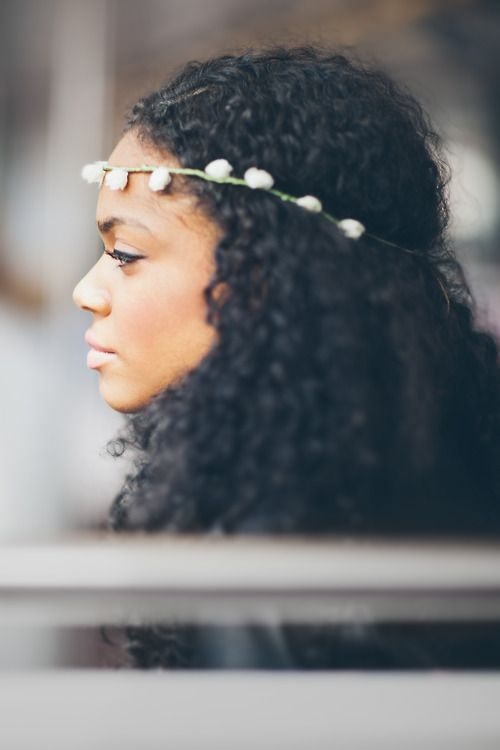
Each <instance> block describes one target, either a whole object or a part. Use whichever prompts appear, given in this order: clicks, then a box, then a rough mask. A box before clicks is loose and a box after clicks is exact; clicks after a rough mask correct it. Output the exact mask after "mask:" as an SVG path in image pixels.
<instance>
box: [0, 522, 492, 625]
mask: <svg viewBox="0 0 500 750" xmlns="http://www.w3.org/2000/svg"><path fill="white" fill-rule="evenodd" d="M162 618H163V619H170V618H174V619H177V620H179V621H182V620H189V621H203V622H234V623H236V622H277V621H284V620H285V621H288V622H313V621H328V622H348V621H363V622H372V621H415V620H416V621H420V620H422V621H425V620H464V621H465V620H491V619H498V620H500V546H499V545H496V544H492V543H490V544H487V545H480V544H468V545H466V544H462V545H457V544H455V545H450V544H447V545H444V544H430V543H427V544H416V543H411V544H410V543H401V542H400V543H394V542H393V543H381V542H378V543H376V542H364V543H360V542H357V543H354V542H341V541H339V540H330V541H326V540H321V541H312V540H302V541H300V540H293V541H292V540H284V539H272V540H270V539H255V538H253V539H248V538H244V539H242V538H237V539H227V538H220V537H218V538H211V539H208V538H203V539H193V538H179V537H169V536H151V537H148V538H144V537H143V538H141V539H137V538H136V537H129V538H127V537H123V536H119V537H117V536H112V537H110V538H104V539H100V540H96V539H78V540H73V541H65V542H59V543H52V544H49V543H47V544H40V543H39V544H37V545H10V546H4V547H3V548H1V549H0V624H14V623H19V622H22V623H25V624H61V625H71V624H99V623H112V622H114V623H118V622H142V621H143V620H145V619H146V620H147V619H149V620H153V621H154V620H157V621H158V620H161V619H162Z"/></svg>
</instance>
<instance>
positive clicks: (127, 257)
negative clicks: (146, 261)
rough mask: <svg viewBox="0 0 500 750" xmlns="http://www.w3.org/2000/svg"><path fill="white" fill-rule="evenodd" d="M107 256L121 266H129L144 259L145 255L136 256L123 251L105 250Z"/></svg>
mask: <svg viewBox="0 0 500 750" xmlns="http://www.w3.org/2000/svg"><path fill="white" fill-rule="evenodd" d="M104 253H105V255H109V257H110V258H113V260H117V261H118V265H119V266H128V265H130V264H131V263H135V262H136V261H137V260H141V258H144V255H134V254H132V253H125V252H124V251H123V250H116V249H113V250H105V251H104Z"/></svg>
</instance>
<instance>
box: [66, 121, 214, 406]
mask: <svg viewBox="0 0 500 750" xmlns="http://www.w3.org/2000/svg"><path fill="white" fill-rule="evenodd" d="M109 163H110V164H111V165H116V166H120V165H123V166H139V165H141V164H153V165H156V164H165V165H167V166H172V167H173V166H179V164H178V163H177V162H176V161H175V159H174V158H173V157H170V158H168V157H166V156H165V154H162V153H161V152H158V151H156V149H154V148H153V147H151V148H147V147H145V146H144V144H141V143H140V142H139V140H138V139H137V137H136V136H135V135H134V133H133V132H129V133H127V134H126V135H125V136H124V137H123V138H122V140H121V141H120V142H119V143H118V145H117V147H116V148H115V150H114V151H113V153H112V154H111V157H110V159H109ZM148 179H149V175H148V174H144V173H133V174H130V175H129V180H128V185H127V187H126V188H125V190H123V191H121V190H116V191H115V190H110V189H109V188H108V187H106V185H103V187H102V188H101V190H100V194H99V200H98V204H97V224H98V228H99V230H100V232H101V235H102V238H103V241H104V253H103V255H102V256H101V257H100V258H99V260H98V261H97V263H96V264H95V266H94V267H93V268H92V269H91V270H90V271H89V272H88V273H87V275H86V276H85V277H84V278H83V279H82V280H81V281H80V282H79V283H78V285H77V286H76V287H75V290H74V292H73V299H74V301H75V303H76V304H77V305H78V306H79V307H80V308H82V309H83V310H86V311H88V312H90V313H91V315H92V325H91V326H90V328H89V330H88V331H87V335H86V339H87V342H88V343H89V345H90V347H91V349H90V352H89V355H88V360H87V363H88V365H89V367H91V368H93V369H97V371H98V372H99V376H100V392H101V395H102V396H103V398H104V399H105V401H106V402H107V403H108V404H109V405H110V406H111V407H113V408H114V409H117V410H118V411H123V412H131V411H136V410H137V409H140V408H141V407H142V406H144V405H145V404H146V403H147V402H148V401H149V400H150V399H151V398H152V397H153V396H154V395H156V394H158V393H159V392H160V391H162V390H163V389H164V388H165V387H166V386H168V385H170V384H173V383H175V382H176V381H178V380H179V379H181V378H182V377H183V376H184V375H186V374H187V373H188V372H189V371H190V370H191V369H193V368H194V367H196V366H197V365H198V364H199V363H200V361H201V360H202V359H203V357H204V356H205V355H206V354H207V353H208V351H209V350H210V348H211V347H212V345H213V343H214V341H215V337H216V332H215V329H214V328H212V327H211V326H209V325H208V324H207V323H206V322H205V321H206V312H207V310H206V302H205V299H204V296H203V290H204V289H205V287H206V286H207V285H208V282H209V280H210V277H211V275H212V272H213V270H214V260H213V257H214V250H215V246H216V244H217V242H218V241H219V239H220V236H221V231H220V229H219V228H218V227H217V225H216V224H215V223H214V222H213V221H211V220H210V219H208V218H207V217H206V216H204V215H203V214H202V213H201V211H200V210H199V209H198V208H196V206H195V203H194V199H193V198H191V197H190V196H187V195H176V194H175V193H173V194H171V195H170V194H168V192H167V193H166V194H161V193H159V194H158V193H153V192H152V191H151V190H150V189H149V188H148V185H147V183H148ZM174 179H175V178H174Z"/></svg>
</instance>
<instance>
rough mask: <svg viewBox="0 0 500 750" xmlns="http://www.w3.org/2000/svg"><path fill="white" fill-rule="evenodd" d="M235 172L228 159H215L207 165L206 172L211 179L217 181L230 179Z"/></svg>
mask: <svg viewBox="0 0 500 750" xmlns="http://www.w3.org/2000/svg"><path fill="white" fill-rule="evenodd" d="M232 171H233V168H232V166H231V165H230V163H229V162H228V161H227V159H215V160H214V161H211V162H210V164H207V166H206V167H205V172H206V173H207V175H208V176H209V177H213V178H214V179H215V180H224V179H226V177H229V175H230V174H231V172H232Z"/></svg>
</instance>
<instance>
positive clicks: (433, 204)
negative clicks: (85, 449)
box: [110, 48, 500, 534]
mask: <svg viewBox="0 0 500 750" xmlns="http://www.w3.org/2000/svg"><path fill="white" fill-rule="evenodd" d="M127 128H128V129H131V130H133V131H134V132H135V133H137V135H138V136H139V137H140V138H141V139H143V141H144V142H145V143H147V144H150V145H154V146H155V147H157V148H158V149H159V150H163V151H165V152H168V153H170V154H173V155H174V156H175V157H177V159H178V160H179V161H180V162H181V164H182V165H184V166H190V167H198V168H202V169H203V168H204V166H205V165H206V164H207V163H208V162H210V161H211V160H213V159H216V158H220V157H224V158H226V159H228V160H229V161H230V163H231V164H232V165H233V167H234V173H235V174H236V175H242V174H243V173H244V171H245V170H246V169H247V168H248V167H250V166H258V167H261V168H264V169H266V170H267V171H269V172H270V173H271V174H272V175H273V177H274V179H275V185H276V187H277V188H278V189H280V190H283V191H286V192H288V193H291V194H293V195H297V196H300V195H305V194H311V195H315V196H317V197H318V198H319V199H320V200H321V201H322V204H323V206H324V209H325V210H326V211H328V212H329V213H331V214H333V215H334V216H336V217H338V218H344V217H352V218H356V219H358V220H359V221H361V222H362V223H363V224H364V225H365V226H366V228H367V230H368V232H369V233H370V234H371V235H377V236H379V237H382V238H384V239H385V240H386V241H388V242H391V243H395V244H396V245H398V246H399V247H393V246H390V245H387V244H384V243H381V242H379V241H377V240H374V239H373V238H370V237H368V236H366V235H365V236H364V237H362V238H360V239H358V240H349V239H347V238H346V237H345V236H344V235H343V234H342V233H341V232H340V231H339V230H338V229H337V227H336V226H335V225H334V224H332V223H330V222H328V221H327V220H326V219H325V218H324V217H322V216H321V215H317V214H311V213H309V212H307V211H305V210H303V209H301V208H300V207H298V206H296V205H293V204H290V203H286V202H283V201H280V200H279V199H278V198H276V197H275V196H273V195H270V194H269V193H267V192H265V191H259V190H254V191H252V190H251V189H246V188H241V187H237V186H230V185H218V184H214V183H208V182H204V181H201V180H196V179H194V178H181V177H175V178H174V189H177V190H180V191H188V192H190V193H192V194H194V195H195V196H196V198H197V200H198V201H199V204H200V206H201V207H202V208H203V210H204V211H205V212H206V214H207V215H208V216H210V217H211V218H213V219H214V220H215V221H216V222H217V223H218V224H219V225H220V227H221V228H222V229H223V237H222V239H221V241H220V243H219V244H218V246H217V247H216V249H215V260H216V270H215V273H214V275H213V277H212V279H211V281H210V284H209V286H208V288H207V289H206V291H205V296H206V302H207V315H208V321H209V323H210V324H211V325H213V326H214V327H215V328H216V329H217V332H218V337H217V341H216V344H215V345H214V347H213V349H212V350H211V351H210V352H209V353H208V355H206V357H205V358H204V359H203V360H202V362H201V363H200V364H199V366H197V367H196V368H195V369H194V370H192V371H191V372H189V373H187V374H186V376H185V377H184V378H183V379H182V381H181V382H178V383H176V384H175V385H174V386H170V387H169V388H167V389H166V390H165V391H164V392H163V393H161V394H159V395H158V396H157V397H155V398H154V399H153V400H152V402H151V403H150V404H149V405H148V406H147V407H145V408H144V409H143V410H142V411H141V412H140V413H139V414H137V415H133V416H131V417H130V422H129V433H128V434H127V435H125V436H123V437H122V439H121V441H119V442H118V443H116V442H115V443H114V444H113V445H114V449H115V450H118V452H120V451H121V450H123V449H124V448H125V447H126V446H127V445H132V446H134V447H135V448H136V449H137V453H136V462H135V467H134V470H133V471H132V472H131V475H130V476H129V477H128V478H127V480H126V483H125V485H124V487H123V489H122V491H121V493H120V494H119V496H118V497H117V498H116V500H115V502H114V504H113V507H112V509H111V514H110V524H111V526H112V528H114V529H116V530H120V529H145V530H148V531H153V530H175V531H196V532H198V531H213V530H217V531H221V532H255V533H266V532H273V533H323V532H326V533H332V532H349V533H352V532H355V533H377V532H383V533H392V532H398V533H405V532H408V533H415V532H426V533H441V534H442V533H453V532H456V533H463V532H478V533H480V532H488V531H496V530H498V528H499V525H500V524H499V522H500V502H499V500H500V496H499V482H498V474H499V472H498V468H497V467H498V465H499V463H500V462H499V461H498V458H499V455H500V453H499V436H500V429H499V414H500V408H499V370H498V366H497V348H496V345H495V342H494V341H493V339H492V338H491V337H490V336H489V335H487V334H486V333H482V332H479V331H476V330H475V327H474V319H473V313H472V301H471V298H470V294H469V290H468V288H467V285H466V283H465V281H464V277H463V273H462V270H461V267H460V265H459V263H458V262H457V260H456V259H455V257H454V254H453V251H452V249H451V247H450V245H449V242H448V240H447V234H446V227H447V221H448V211H447V203H446V186H447V180H448V172H447V168H446V165H445V162H444V161H443V159H442V157H441V155H440V142H439V138H438V136H437V134H436V133H435V132H434V130H433V129H432V127H431V125H430V123H429V122H428V119H427V117H426V116H425V114H424V113H423V111H422V109H421V107H420V106H419V105H418V103H417V102H416V101H415V100H414V99H413V98H412V96H411V95H410V94H409V93H408V92H406V91H404V90H403V89H402V88H401V87H399V86H397V85H396V84H395V83H394V82H393V81H392V80H391V79H390V78H389V77H388V76H387V75H386V74H384V73H383V72H380V71H376V70H373V69H372V68H368V67H366V66H364V65H362V64H360V63H357V62H356V63H355V62H353V61H352V60H349V59H347V58H346V57H345V56H344V55H340V54H331V53H327V52H324V51H320V50H318V49H311V48H299V49H282V48H278V49H272V50H270V51H267V52H259V53H247V54H242V55H236V56H222V57H219V58H215V59H212V60H209V61H207V62H202V63H198V62H194V63H190V64H188V65H187V66H186V67H185V68H184V69H183V70H181V72H180V73H179V74H178V75H177V76H176V77H175V78H174V79H173V80H172V81H171V82H170V83H168V84H167V85H166V86H165V87H164V88H161V89H159V90H157V91H155V92H153V93H152V94H150V95H149V96H146V97H145V98H143V99H141V100H140V101H139V102H138V103H137V104H136V105H135V107H134V108H133V110H132V112H131V115H130V118H129V120H128V123H127ZM169 189H171V188H169ZM166 199H167V200H168V198H166ZM221 289H224V293H223V294H218V293H217V292H218V291H220V290H221Z"/></svg>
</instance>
